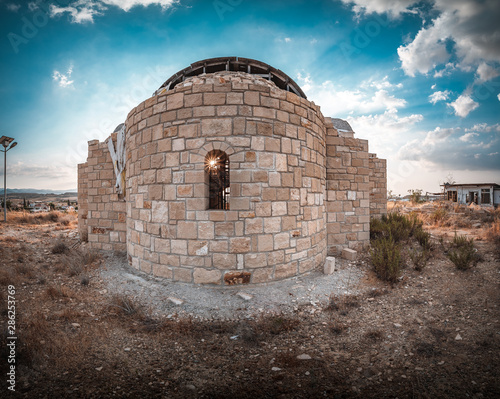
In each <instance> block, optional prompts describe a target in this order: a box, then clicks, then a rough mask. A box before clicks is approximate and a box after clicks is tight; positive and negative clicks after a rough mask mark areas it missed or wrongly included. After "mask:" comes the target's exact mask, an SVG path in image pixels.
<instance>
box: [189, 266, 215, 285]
mask: <svg viewBox="0 0 500 399" xmlns="http://www.w3.org/2000/svg"><path fill="white" fill-rule="evenodd" d="M221 276H222V274H221V272H220V270H206V269H202V268H196V269H195V270H194V273H193V277H194V283H195V284H220V282H221Z"/></svg>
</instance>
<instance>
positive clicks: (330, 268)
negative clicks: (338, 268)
mask: <svg viewBox="0 0 500 399" xmlns="http://www.w3.org/2000/svg"><path fill="white" fill-rule="evenodd" d="M334 271H335V258H334V257H333V256H327V257H326V261H325V266H324V268H323V272H324V273H325V274H332V273H333V272H334Z"/></svg>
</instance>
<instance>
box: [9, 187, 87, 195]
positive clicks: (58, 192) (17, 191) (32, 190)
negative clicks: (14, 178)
mask: <svg viewBox="0 0 500 399" xmlns="http://www.w3.org/2000/svg"><path fill="white" fill-rule="evenodd" d="M77 192H78V190H76V189H74V190H44V189H37V188H8V189H7V195H9V194H53V195H61V194H76V193H77ZM0 195H3V188H0Z"/></svg>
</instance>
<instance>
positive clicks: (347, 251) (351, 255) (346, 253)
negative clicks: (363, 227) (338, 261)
mask: <svg viewBox="0 0 500 399" xmlns="http://www.w3.org/2000/svg"><path fill="white" fill-rule="evenodd" d="M357 254H358V253H357V252H356V251H355V250H354V249H351V248H343V249H342V257H343V258H344V259H347V260H353V261H354V260H356V256H357Z"/></svg>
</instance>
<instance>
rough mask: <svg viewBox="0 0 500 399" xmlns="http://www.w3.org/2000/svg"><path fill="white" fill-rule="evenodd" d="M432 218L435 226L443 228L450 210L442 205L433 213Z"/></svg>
mask: <svg viewBox="0 0 500 399" xmlns="http://www.w3.org/2000/svg"><path fill="white" fill-rule="evenodd" d="M430 218H431V221H432V223H433V224H434V225H436V226H441V225H442V224H443V223H444V222H445V221H446V220H447V219H448V210H447V209H446V208H445V207H443V206H441V205H440V206H439V207H438V208H437V209H435V210H434V211H433V212H432V213H431V215H430Z"/></svg>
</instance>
